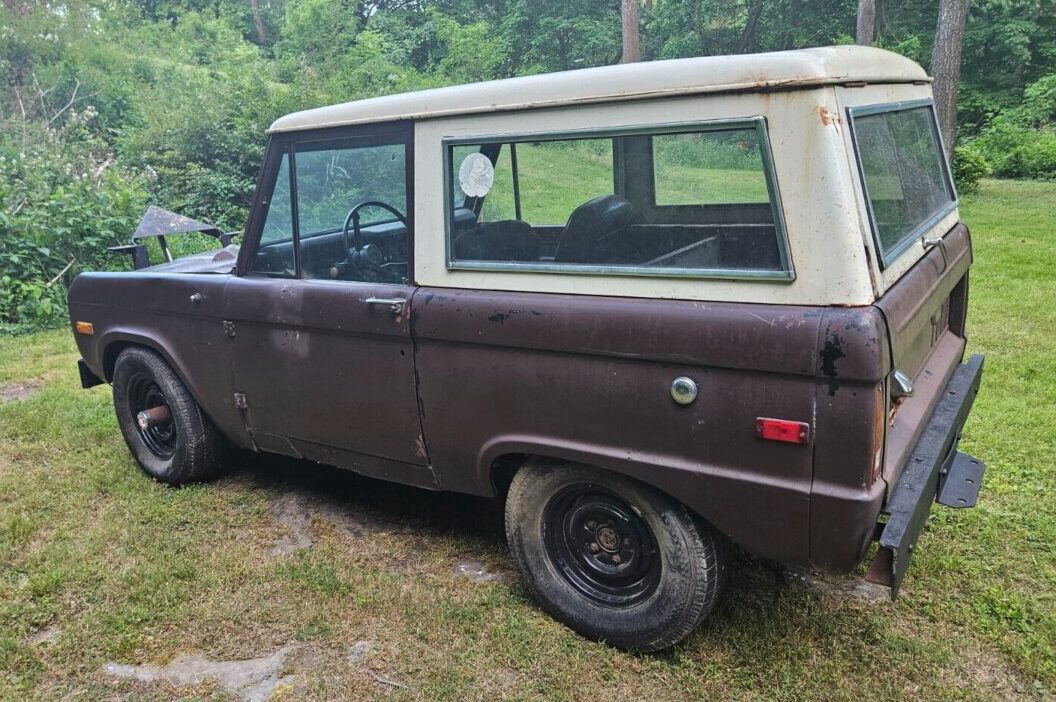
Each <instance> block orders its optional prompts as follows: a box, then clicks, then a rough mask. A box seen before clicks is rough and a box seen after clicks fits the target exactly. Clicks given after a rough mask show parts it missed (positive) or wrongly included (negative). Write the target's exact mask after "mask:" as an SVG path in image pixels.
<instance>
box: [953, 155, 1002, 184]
mask: <svg viewBox="0 0 1056 702" xmlns="http://www.w3.org/2000/svg"><path fill="white" fill-rule="evenodd" d="M952 166H953V182H954V183H955V184H956V186H957V192H958V193H960V194H961V195H965V194H967V193H972V192H975V191H976V190H978V189H979V181H980V180H982V179H983V178H986V177H987V176H988V175H990V174H991V173H993V171H994V169H993V167H992V166H991V165H990V162H989V161H987V160H986V157H985V156H983V155H982V153H980V152H979V150H978V149H976V148H975V147H973V146H958V147H956V148H955V149H954V150H953V163H952Z"/></svg>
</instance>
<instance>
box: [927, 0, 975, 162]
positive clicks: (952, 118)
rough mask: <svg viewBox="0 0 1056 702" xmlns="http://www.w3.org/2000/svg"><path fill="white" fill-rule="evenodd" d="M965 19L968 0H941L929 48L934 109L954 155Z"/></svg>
mask: <svg viewBox="0 0 1056 702" xmlns="http://www.w3.org/2000/svg"><path fill="white" fill-rule="evenodd" d="M967 18H968V0H940V2H939V19H938V22H937V23H936V27H935V43H934V46H933V47H932V50H931V74H932V76H934V78H935V82H934V83H933V84H932V91H933V92H934V94H935V110H936V111H937V112H938V115H939V128H940V129H941V130H942V138H943V140H944V141H945V144H946V155H947V156H952V155H953V147H954V142H955V141H956V140H957V91H958V89H959V87H960V82H961V46H962V45H963V44H964V24H965V20H967Z"/></svg>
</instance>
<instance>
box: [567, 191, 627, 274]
mask: <svg viewBox="0 0 1056 702" xmlns="http://www.w3.org/2000/svg"><path fill="white" fill-rule="evenodd" d="M637 219H638V210H637V209H636V208H635V206H634V205H632V204H631V203H630V202H629V201H628V200H626V199H624V198H622V197H620V196H619V195H602V196H600V197H596V198H594V199H593V200H589V201H587V202H585V203H583V204H582V205H580V206H579V207H577V208H576V209H575V210H573V211H572V214H571V215H570V216H569V218H568V223H567V224H566V225H565V229H564V231H563V232H561V238H560V239H559V240H558V242H557V253H556V255H555V256H554V260H556V261H561V262H564V263H600V262H604V261H605V260H607V256H606V254H605V252H604V251H601V250H600V249H601V248H603V247H601V246H599V244H601V243H602V240H603V239H604V238H605V237H607V236H610V235H612V234H613V233H615V232H617V231H619V230H621V229H624V228H627V227H630V226H631V225H632V224H634V223H635V222H636V221H637Z"/></svg>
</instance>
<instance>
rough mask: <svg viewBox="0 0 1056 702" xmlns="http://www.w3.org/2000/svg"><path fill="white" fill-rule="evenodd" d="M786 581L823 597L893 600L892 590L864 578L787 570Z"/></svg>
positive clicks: (877, 600) (868, 600)
mask: <svg viewBox="0 0 1056 702" xmlns="http://www.w3.org/2000/svg"><path fill="white" fill-rule="evenodd" d="M784 575H785V579H786V580H788V581H789V582H791V583H795V584H796V585H799V586H800V587H803V588H805V589H807V590H809V591H810V592H813V593H814V594H816V595H821V596H823V597H841V598H842V597H852V598H854V599H857V600H861V601H863V602H884V601H888V600H890V599H891V590H890V588H886V587H884V586H883V585H877V584H876V583H871V582H868V581H867V580H865V579H864V578H840V577H837V576H832V575H818V574H815V573H810V572H808V571H803V570H795V569H791V568H790V569H787V570H786V571H785V573H784Z"/></svg>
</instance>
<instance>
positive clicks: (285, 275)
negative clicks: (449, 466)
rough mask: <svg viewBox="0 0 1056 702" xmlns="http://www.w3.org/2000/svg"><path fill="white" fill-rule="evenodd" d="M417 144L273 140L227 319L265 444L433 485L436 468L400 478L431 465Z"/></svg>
mask: <svg viewBox="0 0 1056 702" xmlns="http://www.w3.org/2000/svg"><path fill="white" fill-rule="evenodd" d="M412 144H413V130H412V126H411V125H410V124H409V123H397V124H391V123H390V124H385V125H367V126H362V127H357V128H351V129H350V128H342V129H336V130H313V131H310V132H298V133H292V134H285V135H283V134H280V135H276V136H274V137H273V138H272V142H271V144H270V146H269V152H268V157H267V159H266V164H265V168H264V171H263V172H262V176H261V181H260V185H259V186H258V195H257V198H256V200H257V201H256V203H255V205H254V210H253V214H252V216H251V221H250V226H249V230H248V231H249V234H248V236H247V242H246V244H247V245H246V250H245V251H244V252H243V253H242V257H241V258H240V261H239V275H238V276H237V277H236V279H235V280H233V281H232V284H231V285H230V286H229V287H228V289H227V295H226V305H225V324H226V325H227V327H228V329H227V332H228V335H229V336H230V337H231V343H232V344H233V345H234V347H235V349H236V353H235V354H234V357H233V358H234V361H233V363H234V377H235V385H236V389H237V395H236V398H235V400H236V403H237V404H240V405H242V407H243V414H244V417H245V421H246V423H247V426H248V428H249V430H250V432H251V434H252V436H253V439H254V441H255V442H256V444H257V446H258V447H259V448H261V449H263V450H268V451H274V452H279V453H287V454H292V455H302V456H305V457H309V458H313V459H315V460H320V461H322V462H326V463H332V464H335V465H342V466H345V467H352V468H354V469H356V470H358V471H360V472H364V473H368V474H369V473H375V474H378V473H380V474H383V475H385V476H386V477H395V478H396V479H400V480H404V481H406V482H422V483H425V484H430V483H431V472H429V471H428V470H425V472H424V473H422V474H421V476H420V477H419V478H414V477H409V476H407V475H402V476H396V475H392V472H393V465H395V464H411V465H416V466H425V465H426V464H427V463H428V461H427V458H426V454H425V450H424V442H423V441H422V437H421V428H420V423H419V413H418V403H417V392H416V387H415V377H414V353H413V349H412V346H411V336H410V323H409V316H410V304H411V297H412V295H413V293H414V290H415V286H414V285H413V283H412V282H411V278H410V276H411V270H412V269H411V266H410V242H411V239H412V229H413V220H412V216H413V215H412V213H413V211H414V208H413V204H412V196H413V193H412V172H411V168H412V166H411V164H412V154H411V149H412ZM370 458H374V459H378V460H369V459H370ZM384 461H387V463H386V462H384ZM397 468H398V466H397Z"/></svg>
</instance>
